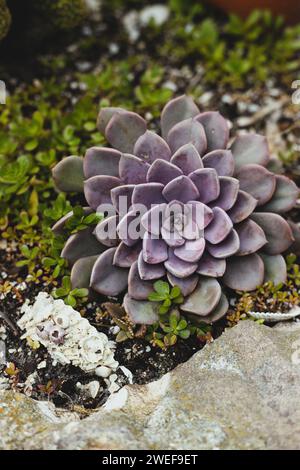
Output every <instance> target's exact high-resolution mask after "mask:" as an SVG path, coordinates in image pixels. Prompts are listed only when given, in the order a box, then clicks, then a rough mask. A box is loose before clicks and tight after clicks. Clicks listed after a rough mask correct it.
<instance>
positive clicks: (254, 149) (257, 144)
mask: <svg viewBox="0 0 300 470" xmlns="http://www.w3.org/2000/svg"><path fill="white" fill-rule="evenodd" d="M231 151H232V153H233V156H234V160H235V166H236V168H237V169H240V168H241V167H243V166H244V165H248V164H249V163H255V164H257V165H262V166H267V164H268V162H269V160H270V154H269V146H268V142H267V139H266V138H265V137H264V136H262V135H258V134H245V135H240V136H238V137H237V138H236V139H235V141H234V142H233V144H232V147H231Z"/></svg>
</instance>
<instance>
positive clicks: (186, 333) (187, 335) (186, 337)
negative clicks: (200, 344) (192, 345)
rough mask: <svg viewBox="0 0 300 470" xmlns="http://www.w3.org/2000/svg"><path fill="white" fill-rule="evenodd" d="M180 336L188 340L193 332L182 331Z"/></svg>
mask: <svg viewBox="0 0 300 470" xmlns="http://www.w3.org/2000/svg"><path fill="white" fill-rule="evenodd" d="M178 334H179V336H180V338H182V339H188V338H189V337H190V334H191V332H190V331H189V330H182V331H179V333H178Z"/></svg>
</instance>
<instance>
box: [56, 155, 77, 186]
mask: <svg viewBox="0 0 300 470" xmlns="http://www.w3.org/2000/svg"><path fill="white" fill-rule="evenodd" d="M52 176H53V179H54V183H55V186H56V187H57V189H58V190H59V191H63V192H65V193H72V192H82V191H83V181H84V175H83V158H82V157H75V156H73V155H71V156H70V157H66V158H63V159H62V160H61V161H60V162H58V163H57V164H56V165H55V167H54V168H53V169H52Z"/></svg>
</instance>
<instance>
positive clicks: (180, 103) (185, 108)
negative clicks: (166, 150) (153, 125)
mask: <svg viewBox="0 0 300 470" xmlns="http://www.w3.org/2000/svg"><path fill="white" fill-rule="evenodd" d="M198 114H199V109H198V107H197V106H196V105H195V103H194V101H193V100H192V98H191V97H190V96H186V95H182V96H179V97H178V98H174V99H173V100H171V101H169V103H167V104H166V106H165V107H164V109H163V111H162V114H161V131H162V136H163V138H164V139H166V138H167V136H168V133H169V131H170V129H171V128H172V127H174V126H175V124H177V123H178V122H181V121H183V120H185V119H188V118H193V117H194V116H197V115H198Z"/></svg>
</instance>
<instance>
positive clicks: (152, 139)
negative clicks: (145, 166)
mask: <svg viewBox="0 0 300 470" xmlns="http://www.w3.org/2000/svg"><path fill="white" fill-rule="evenodd" d="M133 153H134V155H136V156H137V157H139V158H141V159H142V160H145V161H146V162H147V163H150V164H151V163H153V162H155V160H157V159H158V158H160V159H161V160H166V161H169V160H170V158H171V150H170V148H169V146H168V144H167V142H166V141H165V140H164V139H162V138H161V137H160V136H159V135H157V134H155V132H152V131H146V132H145V133H144V134H142V135H141V136H140V137H139V138H138V139H137V141H136V143H135V146H134V150H133Z"/></svg>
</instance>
